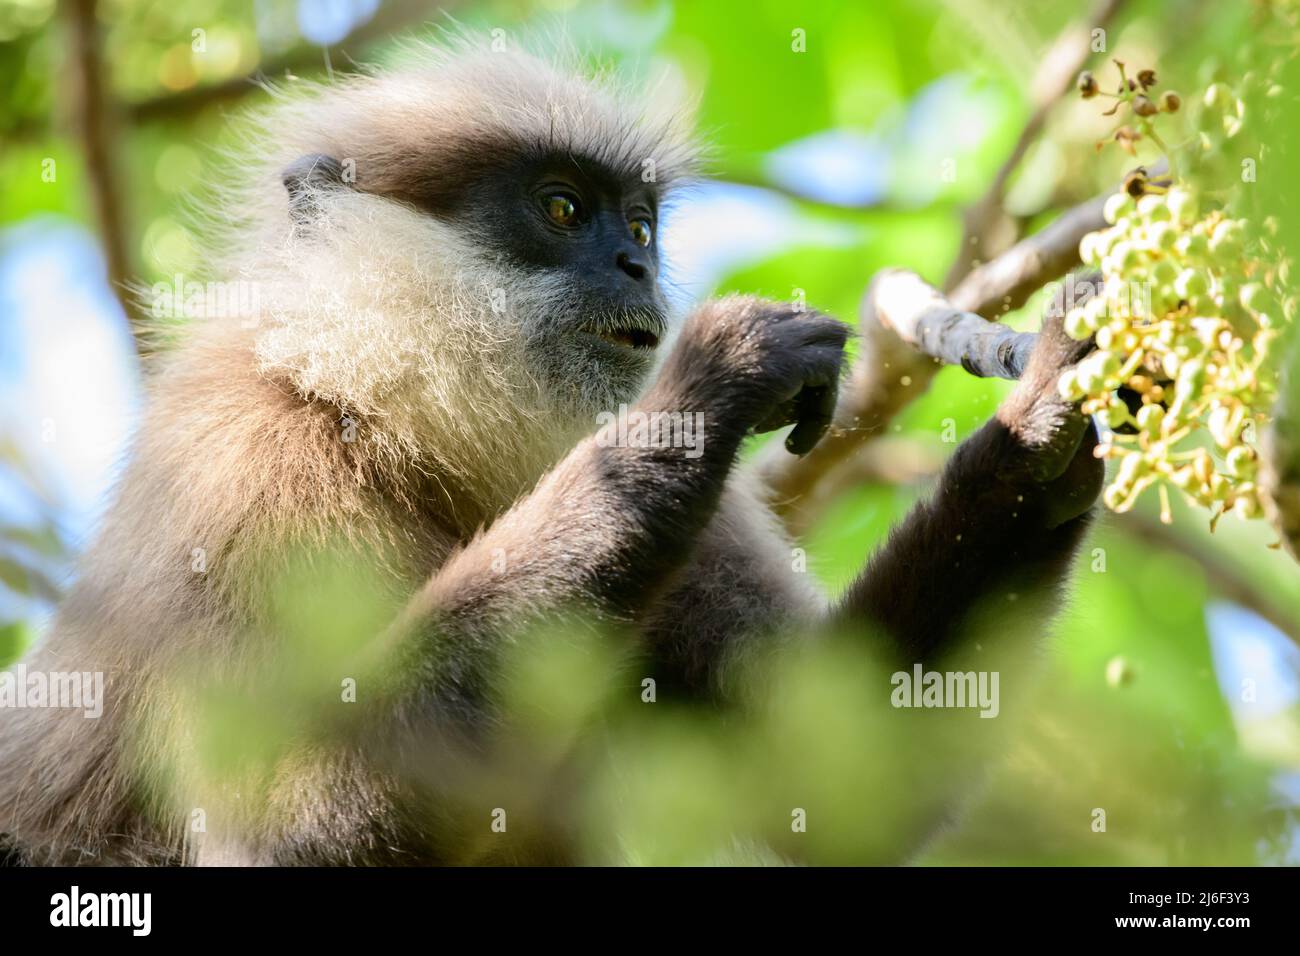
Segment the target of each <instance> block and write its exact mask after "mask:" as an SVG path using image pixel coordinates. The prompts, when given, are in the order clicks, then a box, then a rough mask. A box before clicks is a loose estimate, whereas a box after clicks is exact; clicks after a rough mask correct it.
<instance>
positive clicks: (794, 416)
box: [754, 395, 799, 435]
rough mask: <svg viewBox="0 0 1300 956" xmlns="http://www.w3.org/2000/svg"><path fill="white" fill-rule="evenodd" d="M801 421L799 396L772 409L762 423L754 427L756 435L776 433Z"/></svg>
mask: <svg viewBox="0 0 1300 956" xmlns="http://www.w3.org/2000/svg"><path fill="white" fill-rule="evenodd" d="M798 420H799V395H795V396H794V397H793V398H789V399H787V400H786V401H784V402H782V403H781V404H780V405H777V406H776V408H774V409H772V411H770V412H769V413H768V414H767V417H765V418H764V419H763V420H762V421H761V422H759V423H758V424H757V425H755V426H754V434H756V435H762V434H763V433H764V432H774V431H776V430H777V429H778V428H784V427H785V426H786V425H793V424H794V423H795V422H797V421H798Z"/></svg>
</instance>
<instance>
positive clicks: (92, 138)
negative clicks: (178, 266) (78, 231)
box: [64, 0, 133, 318]
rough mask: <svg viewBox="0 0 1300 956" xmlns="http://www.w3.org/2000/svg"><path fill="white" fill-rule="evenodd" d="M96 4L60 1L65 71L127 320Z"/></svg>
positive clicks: (126, 269)
mask: <svg viewBox="0 0 1300 956" xmlns="http://www.w3.org/2000/svg"><path fill="white" fill-rule="evenodd" d="M96 5H97V4H96V0H65V2H64V16H65V18H66V20H67V26H68V40H69V44H70V54H71V55H70V58H69V59H70V67H71V70H72V74H73V77H74V82H73V83H72V84H71V88H72V91H73V93H72V95H73V113H74V115H75V117H76V128H77V135H78V138H79V139H80V142H81V155H82V162H83V164H84V166H85V173H86V184H87V186H88V187H89V191H90V199H91V203H92V204H93V206H94V209H95V217H96V219H97V220H98V222H99V234H100V239H101V241H102V242H103V246H104V262H105V265H106V267H107V270H108V284H109V287H110V288H111V289H112V290H113V294H114V295H115V296H117V298H118V301H119V302H120V303H121V305H122V310H123V311H124V312H125V313H126V314H127V316H128V318H129V317H131V316H132V314H133V310H132V308H131V304H130V302H128V301H127V297H126V296H125V295H123V289H124V288H125V283H126V281H127V279H128V278H129V276H130V274H131V266H130V256H129V254H128V252H127V248H128V247H127V241H126V225H125V221H124V217H123V212H122V198H121V194H120V192H119V187H120V184H121V182H122V180H121V177H119V176H117V175H115V173H116V165H117V164H116V156H115V155H114V152H113V149H112V146H111V145H110V144H111V143H112V142H113V141H114V137H113V135H112V133H111V131H110V128H109V127H110V124H111V122H112V119H113V116H112V113H113V110H112V106H111V104H110V102H109V96H108V93H107V91H106V90H105V88H104V63H103V59H102V57H101V55H100V46H99V39H100V37H99V21H98V20H97V19H96V11H95V7H96Z"/></svg>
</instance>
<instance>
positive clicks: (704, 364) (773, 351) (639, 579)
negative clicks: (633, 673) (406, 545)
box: [393, 298, 847, 695]
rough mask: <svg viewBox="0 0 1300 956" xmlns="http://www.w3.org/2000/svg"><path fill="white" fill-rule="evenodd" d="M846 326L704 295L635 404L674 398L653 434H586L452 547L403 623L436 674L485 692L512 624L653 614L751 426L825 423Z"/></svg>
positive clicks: (656, 405) (398, 630) (660, 405)
mask: <svg viewBox="0 0 1300 956" xmlns="http://www.w3.org/2000/svg"><path fill="white" fill-rule="evenodd" d="M846 336H847V329H846V328H845V327H844V326H843V325H842V324H841V323H839V322H836V321H835V320H832V319H828V318H826V317H824V316H820V315H817V314H815V313H807V312H803V313H801V312H797V311H795V310H793V309H791V308H790V307H789V306H783V305H776V304H773V303H767V302H763V301H760V300H756V299H745V298H730V299H723V300H719V301H717V302H713V303H709V304H707V305H705V306H704V307H702V308H701V309H700V310H697V312H696V313H695V314H694V315H693V316H692V317H691V319H690V320H688V322H687V323H686V326H685V327H684V329H683V331H682V335H681V339H680V340H679V342H678V343H677V346H676V347H675V348H674V350H673V352H672V354H671V355H670V356H669V358H668V360H667V362H666V364H665V367H664V369H663V371H662V373H661V374H660V376H659V378H658V379H657V381H656V383H655V385H654V386H653V387H652V389H651V390H650V391H649V393H648V394H647V395H646V396H645V398H644V399H643V400H642V401H641V402H639V403H638V405H637V407H636V409H635V411H638V412H642V413H644V414H646V415H647V416H654V415H656V414H661V413H667V416H666V417H665V418H663V419H662V420H661V422H660V423H659V424H658V425H657V426H654V425H652V427H651V429H650V440H649V441H647V442H637V443H636V444H635V446H629V444H628V443H624V444H620V443H619V442H618V441H617V440H616V437H617V436H616V435H615V434H613V432H612V428H609V427H607V428H606V429H605V430H604V431H603V432H602V433H601V434H599V435H597V436H595V437H593V438H591V439H588V440H586V441H584V442H583V443H582V444H580V445H579V446H578V447H577V448H576V449H575V450H574V451H573V452H571V453H570V454H569V456H568V457H567V458H565V459H564V461H562V462H561V463H560V465H559V466H557V467H556V469H555V470H554V471H552V472H551V473H550V474H549V475H548V476H547V477H546V478H544V479H543V480H542V482H541V483H540V484H539V485H538V487H537V488H536V489H535V490H534V491H533V492H532V494H530V495H529V496H528V497H527V498H525V499H523V500H521V501H520V502H518V503H517V504H516V505H515V506H514V507H513V508H511V509H510V510H509V511H508V512H507V513H506V514H504V515H503V516H501V517H500V518H499V519H498V520H497V521H496V522H495V523H494V524H493V525H492V526H491V527H490V528H489V529H488V530H487V531H486V532H484V533H482V534H480V535H479V536H478V537H476V538H475V539H474V540H473V541H471V542H470V543H469V544H468V545H467V546H466V547H465V548H464V549H463V550H461V551H460V552H458V553H457V554H455V555H453V556H452V558H450V559H449V560H448V561H447V563H446V564H445V565H444V566H443V567H442V568H441V569H440V570H439V571H438V572H437V573H436V574H435V575H434V576H433V578H432V579H431V580H430V581H429V582H428V583H427V585H426V586H425V587H424V588H423V589H422V590H421V592H420V593H419V594H418V595H417V596H416V597H415V599H414V600H413V601H412V602H411V603H410V605H409V606H408V607H407V608H406V610H405V612H404V613H403V615H402V617H401V620H400V621H399V622H398V624H397V625H396V626H395V628H394V629H393V635H394V637H395V638H396V639H397V640H399V641H402V642H403V643H404V644H405V645H406V646H409V645H410V644H412V643H413V644H416V645H421V646H422V645H424V644H427V643H429V642H431V643H432V644H433V646H434V648H435V653H434V656H433V663H434V664H435V665H436V669H437V677H436V685H437V686H439V687H444V688H445V687H451V688H464V689H470V693H471V695H472V694H473V693H474V692H475V691H476V690H477V689H478V687H477V685H478V683H479V680H480V678H481V676H482V669H483V657H484V652H485V651H486V652H488V653H490V652H491V649H492V648H494V647H496V646H498V645H499V644H500V637H501V635H502V634H503V633H508V632H510V631H511V630H514V629H518V628H520V627H524V626H526V625H527V624H528V623H529V622H531V621H537V620H541V619H544V618H545V617H546V616H548V615H553V614H554V613H555V612H556V611H563V610H565V609H568V608H574V609H578V610H581V611H583V612H584V613H595V614H596V615H597V616H599V617H604V618H607V619H611V620H615V621H634V620H636V619H638V618H639V617H640V616H641V614H642V613H643V612H644V610H645V609H646V608H647V607H648V606H649V605H650V604H651V603H652V602H653V601H654V600H655V599H656V598H657V597H659V596H660V595H661V594H662V593H663V592H664V590H665V589H666V587H667V586H668V585H669V584H670V582H671V581H672V579H673V577H674V575H675V573H676V572H677V571H679V570H680V569H681V568H682V566H683V565H684V564H685V563H686V561H687V559H688V558H689V556H690V555H691V553H692V551H693V549H694V547H695V545H696V542H697V540H698V537H699V535H700V533H701V531H702V529H704V528H706V527H707V526H708V525H709V524H710V521H711V519H712V517H713V515H714V512H715V511H716V509H717V505H718V501H719V498H720V496H721V494H722V491H723V487H724V485H725V483H726V481H727V477H728V475H729V474H730V471H731V468H732V465H733V463H734V461H735V458H736V453H737V451H738V449H739V446H740V442H741V440H742V438H743V437H744V435H745V434H747V433H748V432H749V431H750V430H751V429H753V428H754V427H756V426H757V427H765V426H774V425H777V424H781V423H784V422H786V421H791V420H795V421H797V422H798V424H797V425H796V428H795V431H794V432H793V433H792V440H793V441H794V442H795V443H796V444H800V443H803V442H805V441H808V440H809V438H810V437H811V440H815V435H816V434H817V433H819V432H820V430H821V429H823V428H824V427H825V423H826V421H827V420H828V418H829V413H830V411H831V403H832V402H833V400H834V386H835V380H836V376H837V375H838V372H839V368H840V364H841V360H842V350H843V344H844V341H845V338H846ZM675 415H676V416H677V417H674V416H675ZM697 415H698V416H702V417H701V418H698V419H696V418H691V419H690V420H691V421H692V422H693V423H694V422H697V421H698V422H702V434H700V433H697V434H696V436H695V438H696V439H697V440H696V442H695V443H694V445H693V447H691V448H684V447H682V442H681V441H680V439H681V438H682V435H681V434H680V431H681V422H682V418H681V417H680V416H697ZM652 421H653V419H652ZM701 439H702V440H701ZM809 443H810V442H809ZM411 635H414V636H415V640H414V641H410V640H409V639H408V638H409V637H410V636H411ZM425 638H427V639H428V640H427V641H426V640H425Z"/></svg>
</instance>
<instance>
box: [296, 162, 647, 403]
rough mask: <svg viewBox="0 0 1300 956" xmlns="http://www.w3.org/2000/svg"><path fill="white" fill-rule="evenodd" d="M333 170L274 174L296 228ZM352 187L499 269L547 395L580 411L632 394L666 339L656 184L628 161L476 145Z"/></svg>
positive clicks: (314, 165)
mask: <svg viewBox="0 0 1300 956" xmlns="http://www.w3.org/2000/svg"><path fill="white" fill-rule="evenodd" d="M503 156H504V157H507V158H506V159H505V161H504V162H503V161H501V160H500V157H503ZM339 169H340V166H339V163H338V161H337V160H335V159H333V158H331V157H328V156H323V155H309V156H304V157H302V158H301V159H300V160H299V161H297V162H295V163H294V164H292V165H291V166H290V167H289V168H288V169H286V170H285V171H284V182H285V186H286V188H287V189H288V192H289V200H290V213H291V215H292V216H293V218H294V219H295V221H296V222H299V223H304V224H305V223H309V222H310V220H311V219H312V218H313V217H314V216H315V215H317V214H318V210H317V207H316V206H315V199H314V194H313V190H314V189H319V188H321V187H322V186H331V187H336V186H337V185H338V183H339ZM357 187H358V188H363V189H368V190H369V189H373V190H374V191H376V192H378V193H380V194H382V195H385V196H388V197H389V198H392V199H397V200H400V201H404V202H408V203H411V204H412V205H414V206H416V207H417V208H420V209H422V210H423V211H425V212H426V213H429V214H431V215H434V216H436V217H438V218H440V219H444V220H447V221H450V222H454V223H457V224H458V225H460V226H461V227H462V228H463V229H464V232H465V234H466V235H467V236H469V237H471V238H472V239H473V240H474V241H475V242H476V243H477V244H478V245H479V246H480V248H482V249H483V251H484V253H485V254H486V255H488V256H489V257H490V258H491V259H492V260H493V261H494V262H496V263H498V264H499V266H500V268H501V269H502V276H503V282H502V285H503V286H505V290H504V291H505V293H506V302H505V303H504V305H505V308H506V311H507V312H508V313H509V314H511V315H514V316H515V317H516V318H517V319H518V320H519V321H520V323H521V326H522V328H523V330H524V334H525V337H526V341H527V349H528V353H529V359H530V361H531V362H532V364H533V367H534V368H535V369H536V370H537V372H538V373H539V374H540V375H541V376H542V378H543V379H544V380H545V381H546V382H547V384H548V386H549V387H550V389H551V390H552V392H554V393H555V394H556V395H557V396H559V397H560V398H562V399H567V400H570V401H572V402H573V403H575V405H576V407H577V408H579V409H581V410H583V412H584V413H585V412H586V411H590V410H592V409H593V408H595V409H604V408H608V407H610V406H611V405H613V404H617V403H618V402H620V401H629V400H630V399H631V398H632V397H633V396H634V395H635V393H636V392H637V390H638V389H639V388H640V386H641V384H642V382H643V381H644V379H645V377H646V374H647V373H648V372H649V370H650V367H651V365H652V364H653V362H654V357H655V353H656V350H657V349H658V347H659V344H660V341H661V340H662V339H663V337H664V335H665V334H666V332H667V303H666V301H665V299H664V296H663V293H662V291H661V289H660V287H659V281H658V277H659V245H658V236H657V227H658V214H659V190H658V187H657V185H656V184H655V183H646V182H642V181H641V177H640V175H639V174H638V173H637V172H635V169H634V168H629V167H628V166H627V164H624V168H623V169H621V170H618V169H614V168H612V167H611V166H610V165H609V164H608V163H604V162H601V161H600V160H598V159H595V158H592V157H584V156H579V155H574V154H572V153H570V152H568V151H557V150H545V149H528V148H520V147H518V146H513V147H508V146H507V145H506V144H502V143H485V144H483V147H482V148H481V149H466V150H463V151H462V153H461V155H460V159H459V161H458V162H457V163H455V164H450V163H448V164H446V165H438V164H433V165H431V166H429V167H418V174H415V175H410V176H408V177H406V178H405V179H404V180H401V181H400V183H382V182H381V183H373V182H370V181H369V180H368V179H367V178H366V177H362V178H361V181H360V182H359V183H358V184H357Z"/></svg>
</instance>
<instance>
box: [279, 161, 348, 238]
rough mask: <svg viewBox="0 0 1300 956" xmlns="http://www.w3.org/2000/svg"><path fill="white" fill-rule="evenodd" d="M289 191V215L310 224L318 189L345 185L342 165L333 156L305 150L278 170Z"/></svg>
mask: <svg viewBox="0 0 1300 956" xmlns="http://www.w3.org/2000/svg"><path fill="white" fill-rule="evenodd" d="M281 179H282V180H283V181H284V188H285V189H286V190H288V192H289V216H290V217H291V218H292V219H293V221H294V222H295V223H298V224H299V225H303V224H306V223H310V222H311V221H312V220H314V219H315V218H316V217H317V216H319V215H320V205H319V204H318V203H317V201H316V197H317V196H318V195H319V194H320V192H321V191H322V190H325V189H335V188H343V187H346V185H347V184H346V183H345V182H344V181H343V164H342V163H340V162H339V161H338V160H337V159H335V158H334V157H333V156H326V155H324V154H323V153H308V154H307V155H306V156H300V157H298V158H297V159H295V160H294V161H293V162H292V163H290V164H289V165H288V166H286V167H285V169H284V172H283V173H281Z"/></svg>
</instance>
